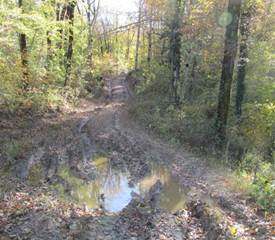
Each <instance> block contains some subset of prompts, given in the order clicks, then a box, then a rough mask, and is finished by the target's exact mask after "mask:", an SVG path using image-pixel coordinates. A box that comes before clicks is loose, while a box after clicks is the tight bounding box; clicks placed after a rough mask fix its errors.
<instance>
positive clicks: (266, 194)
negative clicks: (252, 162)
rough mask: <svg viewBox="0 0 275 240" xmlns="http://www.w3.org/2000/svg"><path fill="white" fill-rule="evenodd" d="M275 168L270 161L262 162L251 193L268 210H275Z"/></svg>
mask: <svg viewBox="0 0 275 240" xmlns="http://www.w3.org/2000/svg"><path fill="white" fill-rule="evenodd" d="M274 179H275V169H274V166H272V164H270V163H262V164H260V169H259V170H258V171H257V173H256V175H255V179H254V183H253V189H252V192H251V195H252V196H253V197H254V198H255V199H256V201H257V203H258V204H259V205H260V206H261V207H262V208H263V209H264V210H266V211H268V212H273V213H274V212H275V181H274Z"/></svg>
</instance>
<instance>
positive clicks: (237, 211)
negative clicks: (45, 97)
mask: <svg viewBox="0 0 275 240" xmlns="http://www.w3.org/2000/svg"><path fill="white" fill-rule="evenodd" d="M125 79H126V77H125V75H123V74H121V75H119V76H117V77H115V78H114V77H109V78H105V88H104V89H105V99H104V100H103V101H101V102H100V103H97V104H94V105H92V103H90V102H86V103H85V106H83V107H82V109H81V110H80V111H79V112H77V113H76V114H75V115H74V116H73V121H71V120H68V119H66V122H67V123H66V124H67V125H66V128H62V129H61V130H60V131H58V130H57V133H56V139H53V138H52V137H50V136H49V137H43V136H41V137H40V138H42V141H43V147H41V148H40V145H41V144H40V145H39V144H38V146H37V147H36V146H35V148H36V152H35V153H34V154H33V155H31V157H30V158H28V160H27V161H26V162H24V161H22V164H21V163H20V165H19V166H18V167H17V168H18V169H19V175H20V177H23V178H24V177H25V176H27V175H28V170H29V166H30V165H31V164H33V162H34V163H35V162H39V161H40V162H43V165H44V166H45V168H46V171H45V178H46V179H47V182H48V183H49V184H50V185H51V184H55V183H61V184H64V186H65V187H66V188H67V189H66V190H67V191H69V190H70V186H69V184H68V183H66V181H64V179H62V178H60V176H58V175H57V172H58V169H59V167H60V166H61V164H64V163H66V164H69V166H70V169H71V171H72V173H73V174H74V175H75V176H77V177H78V178H81V179H83V180H85V181H86V180H87V181H91V180H93V179H95V178H96V177H98V176H97V169H96V168H94V167H93V166H92V165H91V164H89V163H90V161H91V159H94V157H95V156H98V155H105V156H108V158H109V159H110V164H111V165H112V167H113V168H114V169H115V168H117V169H120V170H122V171H124V170H125V171H127V172H128V173H130V177H129V179H128V180H129V184H133V183H136V182H137V181H138V180H140V179H142V178H144V176H146V175H147V174H148V173H149V172H150V171H151V163H152V162H154V163H155V164H159V165H164V166H165V168H167V169H169V171H170V172H171V174H172V175H173V177H175V178H177V181H178V182H179V183H180V185H181V186H182V188H183V189H184V190H185V192H186V208H185V209H182V210H179V211H176V212H172V213H171V212H168V211H165V210H163V209H161V208H160V207H159V205H158V198H159V193H160V192H161V188H158V187H157V186H156V185H153V186H152V188H151V189H150V190H149V191H148V194H147V195H145V196H143V197H141V196H134V197H133V199H132V201H131V202H130V203H129V204H128V205H127V206H126V207H125V208H124V209H123V210H122V211H121V212H118V213H109V212H107V211H105V210H104V209H96V210H89V211H88V210H87V211H86V210H85V209H84V210H83V209H82V210H81V209H79V208H77V209H75V208H74V209H72V212H71V213H70V214H69V217H68V216H67V215H66V216H65V215H64V214H63V213H62V214H57V213H56V212H52V211H51V210H50V209H47V207H40V205H41V204H40V203H39V202H38V203H37V204H38V205H39V206H38V207H37V208H38V209H40V208H43V209H42V210H39V211H34V212H33V211H32V210H29V209H28V210H27V211H26V212H25V213H24V214H23V215H18V217H16V216H17V215H16V216H14V215H11V216H10V218H9V217H7V219H5V216H4V218H3V215H1V209H0V239H1V240H2V239H45V240H46V239H47V240H48V239H58V240H59V239H60V240H61V239H68V240H69V239H80V240H86V239H87V240H88V239H92V240H93V239H95V240H99V239H101V240H112V239H114V240H124V239H125V240H146V239H148V240H150V239H152V240H167V239H169V240H181V239H194V240H196V239H209V240H215V239H257V240H258V239H259V240H261V239H263V240H267V239H272V235H271V232H272V228H271V222H270V221H269V222H267V221H265V219H264V218H263V217H261V216H260V215H258V214H257V212H256V210H255V209H256V208H254V205H253V204H251V203H248V202H247V201H246V200H244V199H242V198H241V197H240V196H239V195H238V194H237V193H232V192H230V191H229V190H227V189H226V188H225V187H224V176H223V171H222V170H214V169H212V168H210V167H208V165H207V161H204V160H203V159H198V158H197V157H195V156H194V155H192V154H189V153H187V152H186V151H183V150H181V149H180V150H179V149H175V148H174V147H173V146H170V145H168V144H166V143H163V142H162V141H161V140H158V139H156V138H154V137H152V136H150V135H148V134H147V133H146V132H145V131H144V130H143V129H141V128H139V127H138V125H137V124H136V123H135V122H134V121H133V120H132V119H131V118H130V117H129V116H128V111H127V109H128V106H127V105H128V102H129V101H128V100H129V99H130V98H131V96H132V93H131V90H130V89H129V87H128V83H127V81H126V80H125ZM46 130H47V129H46ZM40 140H41V139H40ZM33 142H38V143H39V139H35V138H34V140H33ZM52 148H53V149H54V151H51V149H52ZM37 149H38V150H37ZM41 149H42V150H41ZM40 153H41V154H40ZM56 159H57V160H56ZM22 166H23V167H22ZM24 166H26V167H24ZM21 169H23V170H21ZM21 175H22V176H21ZM99 177H103V176H99ZM23 189H24V187H23ZM39 189H40V188H38V189H37V190H39ZM29 190H30V189H26V190H25V191H29ZM35 191H36V190H34V193H32V194H33V195H34V196H36V195H35ZM38 195H39V191H38ZM11 198H12V195H11V196H10V199H11ZM10 199H9V198H8V199H7V200H4V202H1V201H0V205H1V204H3V206H7V205H8V203H9V202H10ZM1 206H2V205H1ZM58 206H59V205H58ZM44 208H45V209H44ZM57 208H58V207H57ZM61 210H62V209H56V210H55V211H57V212H58V211H61ZM44 211H45V213H44ZM77 211H81V212H84V213H85V214H84V216H82V215H81V216H79V215H77V214H76V213H75V212H77ZM61 212H62V211H61ZM49 214H51V217H49V216H48V215H49ZM1 218H3V219H1ZM4 222H7V223H9V224H6V225H4V224H3V226H1V223H4ZM45 222H46V223H45ZM26 229H27V230H28V231H27V232H26V233H24V231H25V230H26ZM1 234H3V236H9V237H8V238H2V235H1ZM10 236H13V237H10Z"/></svg>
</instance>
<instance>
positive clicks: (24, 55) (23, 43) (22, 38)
mask: <svg viewBox="0 0 275 240" xmlns="http://www.w3.org/2000/svg"><path fill="white" fill-rule="evenodd" d="M18 7H19V8H21V9H22V12H23V0H19V1H18ZM19 45H20V53H21V65H22V73H23V79H22V82H23V89H24V90H25V91H26V90H27V89H28V87H29V78H30V76H29V70H28V64H29V61H28V48H27V36H26V34H25V33H19Z"/></svg>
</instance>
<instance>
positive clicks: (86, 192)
mask: <svg viewBox="0 0 275 240" xmlns="http://www.w3.org/2000/svg"><path fill="white" fill-rule="evenodd" d="M93 164H94V165H95V167H96V169H97V177H96V179H95V180H94V181H91V182H89V183H87V182H85V181H83V180H81V179H79V178H77V177H75V176H74V175H73V174H72V173H71V172H70V170H69V168H68V167H66V166H64V167H62V168H61V169H60V170H59V172H58V174H59V176H60V177H62V178H63V179H64V180H66V182H68V183H69V186H70V190H69V191H65V188H64V185H62V184H56V185H55V188H56V189H57V191H58V192H59V193H60V194H61V195H62V196H63V197H64V198H66V199H68V200H73V201H75V202H76V203H78V204H81V205H86V206H87V207H88V208H98V207H99V206H100V205H103V206H104V208H105V209H106V210H108V211H110V212H119V211H121V210H122V209H123V208H124V207H125V206H126V205H127V204H128V203H129V202H130V201H131V199H132V194H131V193H132V192H135V193H138V194H141V195H144V194H145V193H146V192H148V191H149V189H150V188H151V187H152V186H153V185H154V184H155V183H156V181H157V180H158V179H160V180H161V182H162V183H163V189H162V192H161V201H160V206H161V208H163V209H166V210H168V211H171V212H173V211H176V210H179V209H182V208H184V206H185V198H184V196H185V194H184V191H183V189H182V188H181V187H180V185H179V183H178V182H177V180H176V179H175V178H173V177H172V176H171V174H170V172H169V170H168V169H166V168H165V167H163V166H160V165H157V164H152V171H151V173H150V174H148V175H147V176H146V177H145V178H143V179H141V180H140V181H139V182H138V183H136V184H135V185H134V186H132V185H131V186H129V184H128V182H129V174H128V173H127V172H123V171H120V170H118V169H114V168H113V167H112V166H111V164H110V163H109V160H108V158H105V157H98V158H96V159H95V160H94V161H93ZM103 198H104V201H103Z"/></svg>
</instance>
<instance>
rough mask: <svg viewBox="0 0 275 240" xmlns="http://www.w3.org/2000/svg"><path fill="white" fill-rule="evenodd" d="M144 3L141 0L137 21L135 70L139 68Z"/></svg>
mask: <svg viewBox="0 0 275 240" xmlns="http://www.w3.org/2000/svg"><path fill="white" fill-rule="evenodd" d="M142 3H143V0H139V10H138V23H137V41H136V53H135V70H137V69H138V60H139V46H140V32H141V14H142V13H141V12H142Z"/></svg>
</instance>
